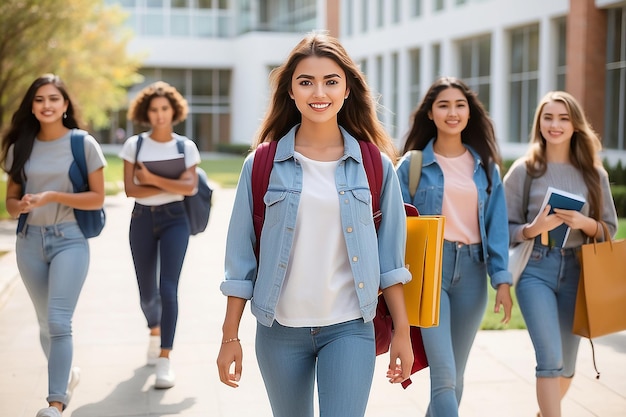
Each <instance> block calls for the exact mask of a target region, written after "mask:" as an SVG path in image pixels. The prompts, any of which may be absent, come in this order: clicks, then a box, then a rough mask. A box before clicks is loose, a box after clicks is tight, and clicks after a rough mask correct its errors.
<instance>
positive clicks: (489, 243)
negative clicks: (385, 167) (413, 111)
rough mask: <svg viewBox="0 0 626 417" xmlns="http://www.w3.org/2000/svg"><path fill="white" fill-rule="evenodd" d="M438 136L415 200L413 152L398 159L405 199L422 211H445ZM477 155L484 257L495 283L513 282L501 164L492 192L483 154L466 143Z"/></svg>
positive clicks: (426, 155) (494, 170)
mask: <svg viewBox="0 0 626 417" xmlns="http://www.w3.org/2000/svg"><path fill="white" fill-rule="evenodd" d="M433 143H434V139H431V140H430V142H428V144H427V145H426V147H425V148H424V150H423V151H422V175H421V177H420V182H419V185H418V187H417V192H416V193H415V197H414V198H413V201H411V197H410V195H409V165H410V160H411V158H410V156H408V155H405V156H404V157H402V159H401V160H400V161H399V162H398V166H397V169H396V171H397V173H398V178H399V180H400V185H401V188H402V198H403V199H404V201H405V202H407V203H410V204H413V205H414V206H415V207H417V210H418V211H419V212H420V214H424V215H427V214H441V209H442V205H443V171H442V170H441V167H439V164H438V163H437V160H436V158H435V152H434V151H433ZM465 146H466V147H467V149H468V150H469V151H470V152H471V154H472V156H473V157H474V183H475V184H476V189H477V190H478V226H479V229H480V238H481V241H482V244H483V245H482V246H483V258H484V259H485V262H486V264H487V272H488V273H489V277H490V278H491V286H492V287H493V288H497V286H498V285H499V284H503V283H508V284H511V285H512V284H513V281H512V278H511V273H510V272H509V271H508V265H509V231H508V227H509V225H508V217H507V211H506V202H505V199H504V187H503V186H502V180H501V179H500V170H499V169H498V166H497V165H495V164H494V165H493V168H492V169H491V174H490V175H491V193H490V194H488V193H487V185H488V184H487V175H486V173H485V170H484V169H483V167H482V162H481V160H480V157H479V156H478V154H477V153H476V151H474V150H473V149H472V148H471V147H469V146H467V145H465Z"/></svg>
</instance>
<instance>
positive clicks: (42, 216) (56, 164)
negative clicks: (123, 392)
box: [1, 74, 106, 417]
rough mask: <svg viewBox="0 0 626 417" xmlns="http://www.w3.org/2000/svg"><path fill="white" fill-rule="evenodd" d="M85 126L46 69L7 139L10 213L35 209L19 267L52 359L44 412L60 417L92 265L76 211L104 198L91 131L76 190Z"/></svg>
mask: <svg viewBox="0 0 626 417" xmlns="http://www.w3.org/2000/svg"><path fill="white" fill-rule="evenodd" d="M77 128H78V117H77V114H76V109H75V107H74V105H73V103H72V100H71V98H70V96H69V93H68V91H67V87H66V86H65V83H63V81H62V80H61V79H60V78H59V77H58V76H56V75H54V74H45V75H43V76H41V77H39V78H37V79H36V80H35V81H34V82H33V83H32V84H31V86H30V87H29V89H28V91H27V92H26V94H25V95H24V98H23V100H22V103H21V104H20V106H19V108H18V110H17V111H16V112H15V114H14V115H13V118H12V121H11V125H10V127H9V129H8V131H7V132H6V134H5V135H4V136H3V140H2V157H1V160H2V166H3V168H4V169H5V170H6V171H7V173H8V180H7V194H6V208H7V211H8V212H9V214H10V215H11V216H12V217H19V216H20V215H21V214H24V213H28V216H27V217H26V225H25V226H24V228H23V229H22V230H21V231H20V232H19V234H18V236H17V241H16V244H15V254H16V258H17V266H18V269H19V271H20V275H21V277H22V281H23V282H24V286H25V287H26V289H27V290H28V295H29V296H30V298H31V300H32V302H33V305H34V307H35V312H36V314H37V321H38V322H39V338H40V342H41V347H42V348H43V351H44V353H45V355H46V359H47V360H48V397H47V401H48V407H46V408H43V409H41V410H40V411H39V412H38V413H37V417H60V416H61V413H62V411H63V410H64V409H65V408H66V407H67V405H68V403H69V401H70V398H71V396H72V391H73V389H74V387H76V385H77V384H78V379H79V376H80V373H79V369H78V367H72V357H73V341H72V317H73V315H74V310H75V309H76V304H77V303H78V298H79V296H80V293H81V290H82V288H83V284H84V282H85V279H86V278H87V271H88V270H89V243H88V241H87V239H86V238H85V236H84V235H83V233H82V232H81V230H80V227H79V226H78V223H76V217H75V216H74V209H75V208H77V209H82V210H96V209H99V208H101V207H102V205H103V203H104V173H103V168H104V166H105V165H106V160H105V159H104V155H103V154H102V150H101V149H100V145H98V142H96V140H95V139H94V138H93V136H91V135H87V136H85V138H84V144H85V161H86V163H87V171H88V173H89V174H88V182H89V191H86V192H81V193H74V192H73V190H74V188H73V186H72V183H71V181H70V177H69V170H70V165H71V164H72V163H73V162H74V157H73V155H72V149H71V133H72V130H73V129H77ZM24 180H26V183H24Z"/></svg>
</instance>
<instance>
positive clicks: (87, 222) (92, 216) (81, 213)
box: [17, 129, 106, 239]
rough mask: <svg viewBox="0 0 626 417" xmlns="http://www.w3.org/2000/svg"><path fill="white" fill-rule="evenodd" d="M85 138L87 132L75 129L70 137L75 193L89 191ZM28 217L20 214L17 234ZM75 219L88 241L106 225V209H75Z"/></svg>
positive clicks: (71, 171)
mask: <svg viewBox="0 0 626 417" xmlns="http://www.w3.org/2000/svg"><path fill="white" fill-rule="evenodd" d="M85 136H87V132H85V131H84V130H80V129H73V130H72V133H71V136H70V145H71V148H72V157H73V158H74V161H73V162H72V164H71V165H70V169H69V173H68V175H69V177H70V181H71V182H72V187H73V188H74V192H75V193H82V192H85V191H89V173H88V172H87V160H86V159H85ZM25 187H26V183H24V184H23V186H22V189H24V188H25ZM27 216H28V213H22V214H20V217H19V220H18V223H17V233H20V232H21V231H22V229H23V228H24V226H25V225H26V217H27ZM74 217H75V218H76V223H78V227H80V230H81V232H83V235H84V236H85V238H87V239H89V238H92V237H96V236H98V235H99V234H100V232H102V229H103V228H104V225H105V223H106V214H105V212H104V208H99V209H97V210H80V209H76V208H75V209H74Z"/></svg>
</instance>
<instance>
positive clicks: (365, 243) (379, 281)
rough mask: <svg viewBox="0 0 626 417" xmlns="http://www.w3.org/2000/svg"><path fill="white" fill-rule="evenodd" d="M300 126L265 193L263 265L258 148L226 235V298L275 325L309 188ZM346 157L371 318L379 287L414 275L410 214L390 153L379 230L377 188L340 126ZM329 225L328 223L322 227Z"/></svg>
mask: <svg viewBox="0 0 626 417" xmlns="http://www.w3.org/2000/svg"><path fill="white" fill-rule="evenodd" d="M298 127H299V125H297V126H295V127H294V128H293V129H291V131H289V133H287V134H286V135H285V136H284V137H282V138H281V139H280V141H279V142H278V146H277V147H276V155H275V157H274V167H273V169H272V173H271V175H270V182H269V186H268V190H267V193H266V194H265V196H264V201H265V206H266V212H265V223H264V224H263V229H262V232H261V250H260V254H259V259H260V261H259V265H258V271H257V260H256V257H255V254H254V247H255V245H256V242H255V241H256V237H255V233H254V226H253V221H252V205H253V203H252V188H251V181H250V177H251V172H252V162H253V160H254V154H251V155H249V156H248V157H247V158H246V160H245V161H244V164H243V168H242V171H241V176H240V178H239V184H238V185H237V191H236V195H235V202H234V206H233V211H232V214H231V218H230V224H229V228H228V236H227V240H226V257H225V279H224V281H223V282H222V283H221V285H220V290H221V291H222V293H223V294H224V295H226V296H234V297H240V298H244V299H248V300H251V311H252V313H253V314H254V316H255V317H256V319H257V321H258V322H259V323H261V324H263V325H265V326H271V325H272V323H273V321H274V316H275V310H276V304H277V302H278V297H279V296H280V292H281V288H282V285H283V282H284V280H285V274H286V272H287V264H288V263H289V255H290V253H291V250H292V245H293V238H294V228H295V224H296V215H297V213H298V204H299V203H300V192H301V190H302V176H303V173H302V167H301V166H300V164H299V163H298V162H297V161H296V160H295V159H294V143H295V133H296V131H297V128H298ZM341 133H342V135H343V140H344V155H343V156H342V157H341V159H340V162H339V165H338V167H337V170H336V172H335V183H336V186H337V198H338V199H339V201H340V214H341V225H342V228H343V235H344V238H345V242H346V247H347V251H348V256H349V257H350V261H351V262H350V264H351V267H352V274H353V276H354V288H355V289H356V293H357V297H358V299H359V306H360V309H361V314H362V315H363V319H364V320H365V321H370V320H372V319H373V318H374V315H375V312H376V304H377V299H378V291H379V289H382V288H387V287H390V286H392V285H395V284H398V283H402V284H404V283H406V282H408V281H410V280H411V274H410V272H409V271H408V269H406V268H405V266H404V250H405V245H406V218H405V214H404V206H403V202H402V196H401V192H400V184H399V182H398V178H397V176H396V174H395V171H394V168H393V164H392V162H391V160H390V159H389V158H388V157H386V156H385V155H384V154H383V155H382V156H383V185H382V189H381V196H380V209H381V211H382V213H383V216H382V221H381V224H380V226H379V229H378V234H377V233H376V229H375V227H374V221H373V219H372V203H371V194H370V190H369V186H368V181H367V176H366V174H365V169H364V167H363V163H362V159H361V150H360V147H359V144H358V142H357V140H356V139H355V138H353V137H352V136H351V135H350V134H349V133H348V132H347V131H345V130H344V129H343V128H341ZM320 227H324V225H320Z"/></svg>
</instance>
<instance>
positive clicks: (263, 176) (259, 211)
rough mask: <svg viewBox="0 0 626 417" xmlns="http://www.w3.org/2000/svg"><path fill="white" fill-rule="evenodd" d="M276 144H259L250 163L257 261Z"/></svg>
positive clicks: (274, 142)
mask: <svg viewBox="0 0 626 417" xmlns="http://www.w3.org/2000/svg"><path fill="white" fill-rule="evenodd" d="M277 144H278V142H277V141H271V142H264V143H262V144H260V145H259V146H258V147H257V148H256V151H255V152H254V161H253V162H252V179H251V181H252V221H253V223H254V234H255V236H256V248H255V252H256V256H257V259H258V258H259V247H260V244H261V230H262V229H263V222H264V221H265V203H263V196H265V193H266V191H267V187H268V186H269V183H270V174H271V173H272V168H273V167H274V155H276V145H277Z"/></svg>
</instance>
